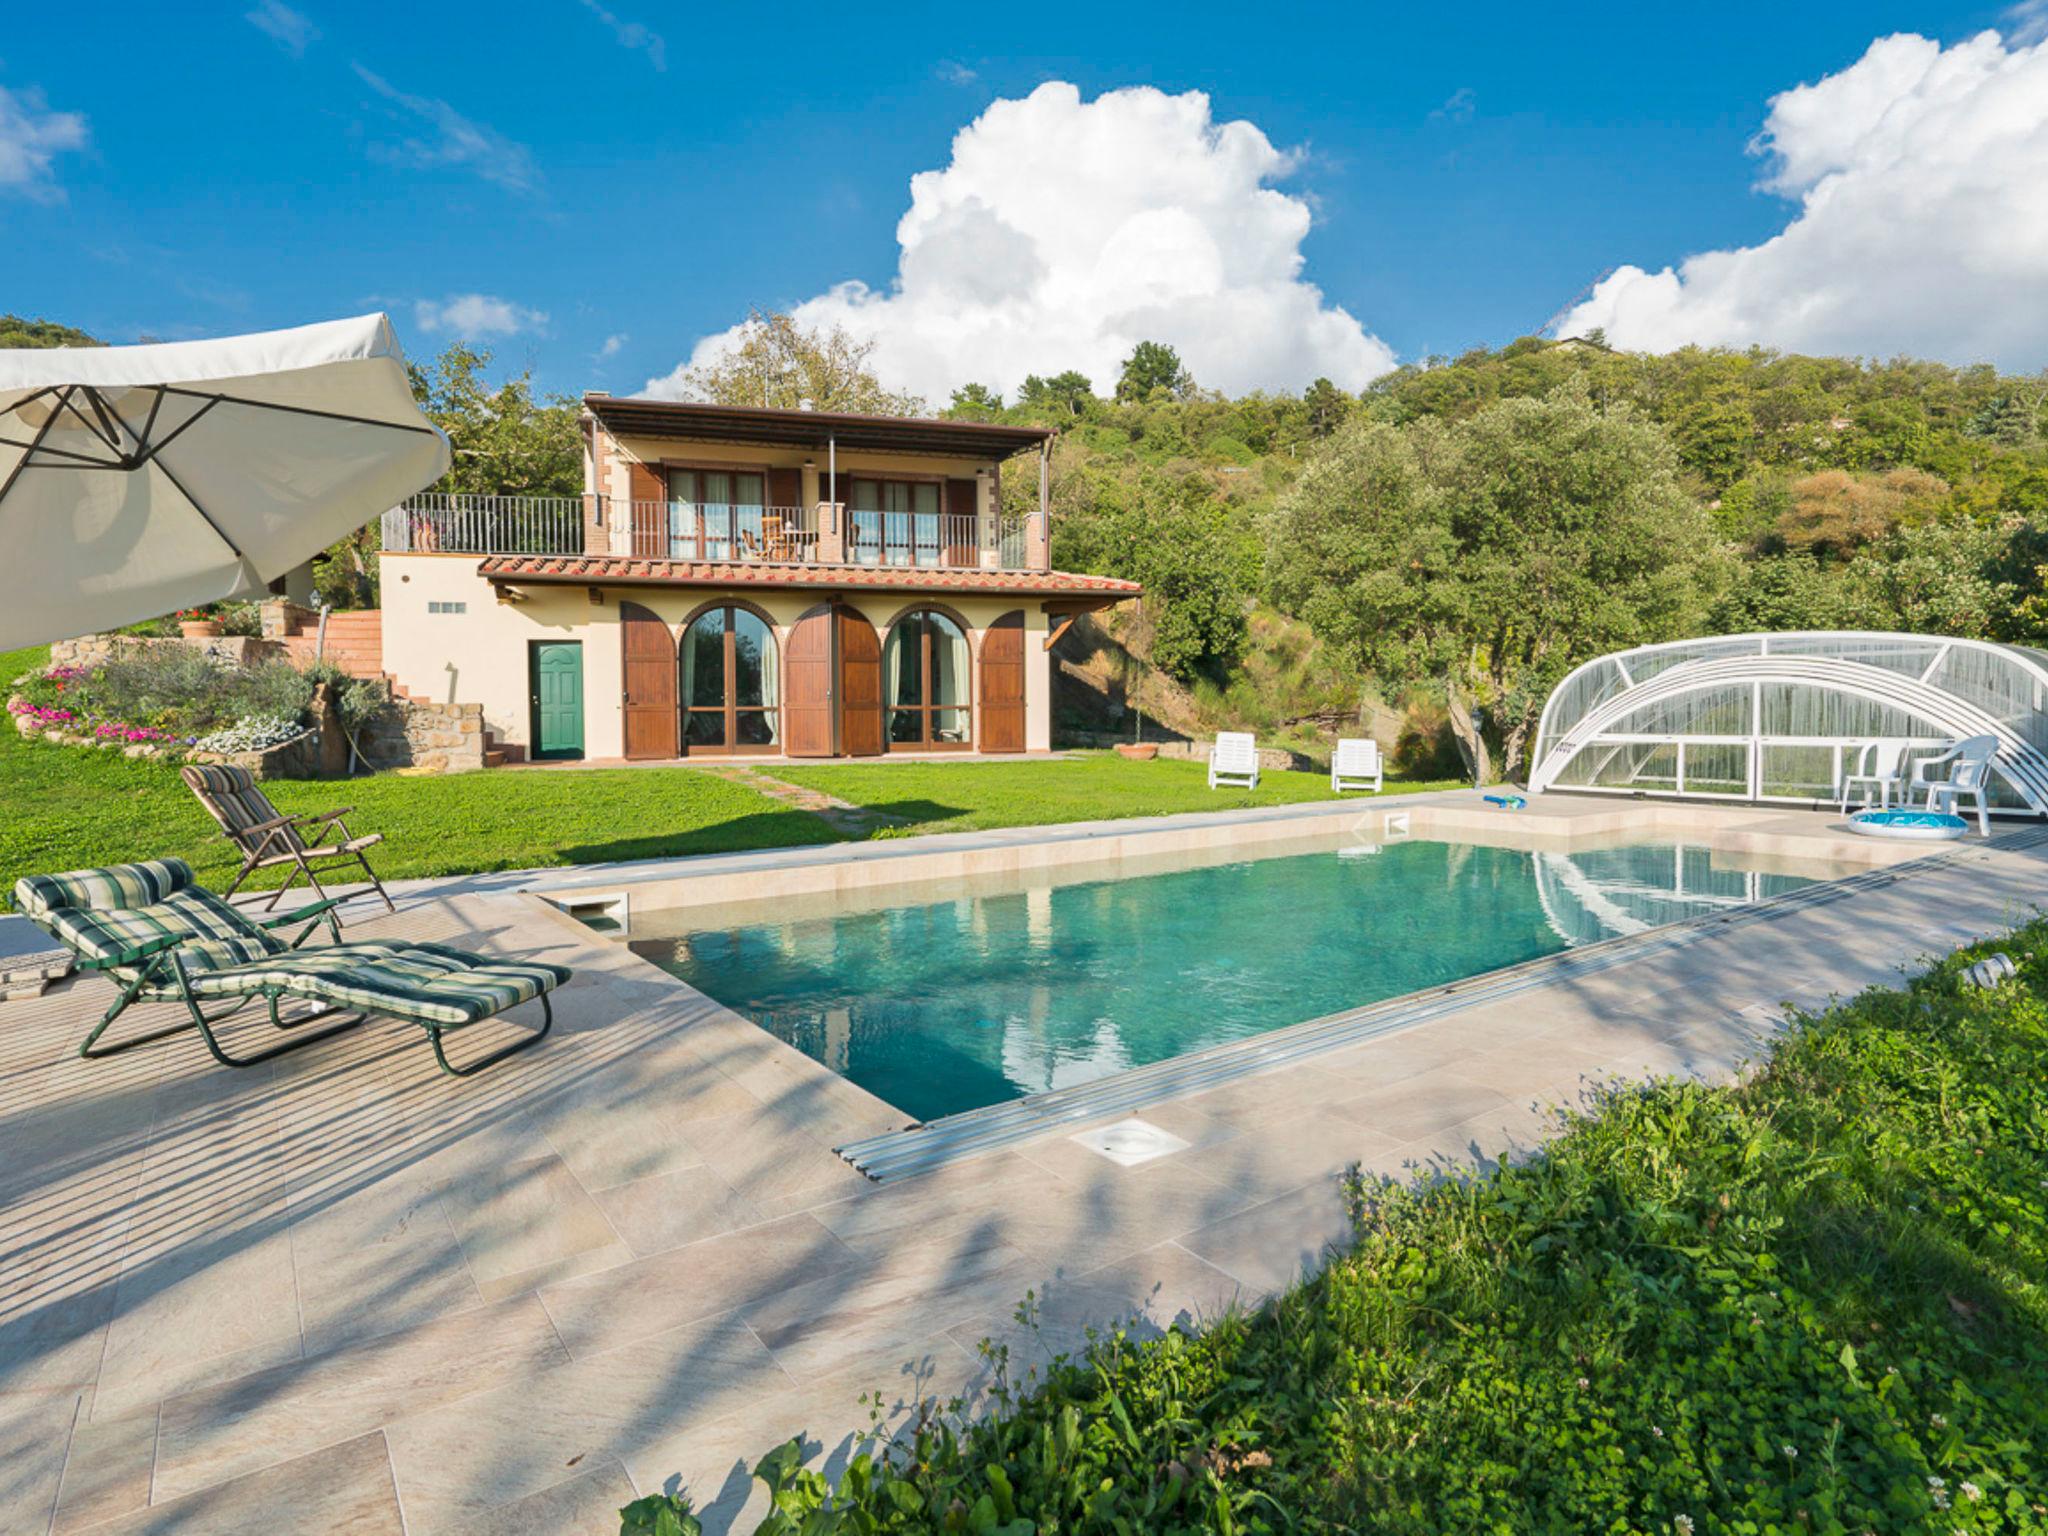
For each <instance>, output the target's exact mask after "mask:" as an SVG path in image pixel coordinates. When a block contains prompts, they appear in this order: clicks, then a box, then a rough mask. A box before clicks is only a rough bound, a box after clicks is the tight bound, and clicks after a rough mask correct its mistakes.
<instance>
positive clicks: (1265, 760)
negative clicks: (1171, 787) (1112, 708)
mask: <svg viewBox="0 0 2048 1536" xmlns="http://www.w3.org/2000/svg"><path fill="white" fill-rule="evenodd" d="M1130 740H1131V738H1130V737H1129V736H1127V735H1124V734H1123V733H1122V732H1119V733H1117V734H1116V735H1114V736H1112V735H1110V734H1109V733H1107V732H1105V731H1061V732H1060V733H1059V740H1058V741H1056V742H1054V743H1053V745H1054V746H1055V747H1100V748H1103V749H1105V750H1106V749H1108V748H1110V747H1114V746H1118V745H1126V746H1127V745H1129V743H1130ZM1145 745H1146V746H1148V747H1157V748H1158V749H1159V756H1161V757H1170V758H1173V759H1175V760H1177V761H1179V762H1184V763H1206V762H1208V761H1209V743H1208V742H1206V741H1147V742H1146V743H1145ZM1259 766H1260V767H1261V768H1270V769H1272V770H1273V771H1274V772H1275V773H1279V772H1281V771H1282V770H1284V769H1290V768H1293V769H1301V770H1304V771H1319V770H1321V769H1325V768H1327V767H1329V763H1328V762H1327V761H1325V762H1320V763H1319V762H1317V761H1316V760H1315V759H1314V758H1312V757H1310V756H1308V755H1307V754H1306V753H1303V752H1293V751H1290V750H1288V749H1287V748H1286V747H1261V748H1259Z"/></svg>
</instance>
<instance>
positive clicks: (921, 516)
mask: <svg viewBox="0 0 2048 1536" xmlns="http://www.w3.org/2000/svg"><path fill="white" fill-rule="evenodd" d="M939 490H940V487H939V486H938V484H937V483H936V482H934V481H931V480H855V481H854V482H853V487H852V496H851V499H850V500H849V501H848V502H847V523H848V528H847V534H848V550H847V555H848V558H849V559H851V560H852V561H853V563H854V564H856V565H927V566H930V565H938V564H940V563H941V550H940V547H939V545H940V539H939Z"/></svg>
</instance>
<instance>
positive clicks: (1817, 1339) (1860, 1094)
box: [626, 921, 2048, 1536]
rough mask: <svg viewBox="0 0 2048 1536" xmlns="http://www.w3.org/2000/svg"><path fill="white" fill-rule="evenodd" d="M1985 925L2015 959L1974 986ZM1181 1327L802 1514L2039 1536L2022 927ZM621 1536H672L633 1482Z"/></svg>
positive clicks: (2047, 1183) (773, 1467)
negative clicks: (2010, 976)
mask: <svg viewBox="0 0 2048 1536" xmlns="http://www.w3.org/2000/svg"><path fill="white" fill-rule="evenodd" d="M1993 947H1999V948H2003V949H2005V950H2007V951H2008V952H2009V953H2010V954H2012V955H2013V956H2014V958H2015V959H2016V960H2017V961H2018V966H2019V974H2018V977H2017V979H2016V980H2013V981H2010V982H2007V983H2005V984H2004V985H2003V986H2001V987H2000V988H1998V989H1997V990H1995V991H1976V990H1972V989H1969V988H1967V987H1965V986H1964V985H1963V983H1962V980H1961V973H1962V971H1963V969H1964V967H1965V966H1966V965H1967V964H1968V963H1969V962H1970V961H1971V960H1973V959H1975V958H1978V957H1980V956H1981V955H1982V954H1984V953H1986V952H1988V951H1989V950H1990V949H1991V948H1993ZM1355 1195H1356V1206H1357V1213H1358V1242H1357V1246H1356V1248H1355V1249H1354V1251H1353V1252H1352V1253H1351V1254H1349V1255H1348V1256H1346V1257H1345V1258H1343V1259H1340V1260H1338V1261H1337V1262H1335V1263H1334V1264H1333V1265H1332V1266H1331V1267H1330V1268H1329V1269H1328V1270H1327V1271H1326V1272H1325V1273H1324V1274H1323V1275H1321V1276H1319V1277H1317V1278H1316V1279H1314V1280H1312V1281H1310V1282H1308V1283H1307V1284H1305V1285H1303V1286H1302V1287H1300V1288H1298V1289H1296V1290H1295V1291H1293V1292H1291V1293H1290V1294H1288V1295H1287V1296H1285V1297H1284V1298H1282V1299H1281V1300H1279V1301H1278V1302H1276V1303H1275V1304H1274V1305H1272V1306H1271V1307H1269V1308H1267V1309H1266V1310H1264V1311H1262V1312H1260V1313H1258V1314H1256V1315H1253V1316H1248V1317H1238V1318H1232V1319H1227V1320H1224V1321H1222V1322H1220V1323H1219V1324H1218V1325H1216V1326H1215V1327H1214V1328H1212V1329H1211V1330H1210V1331H1208V1332H1207V1333H1205V1334H1202V1335H1200V1336H1195V1337H1191V1336H1187V1335H1183V1334H1181V1333H1179V1332H1177V1331H1176V1332H1170V1333H1168V1334H1167V1335H1166V1336H1165V1337H1163V1338H1158V1339H1154V1340H1151V1341H1147V1342H1138V1341H1136V1340H1134V1339H1131V1338H1128V1337H1125V1336H1124V1335H1123V1334H1121V1333H1119V1334H1116V1335H1114V1336H1111V1337H1108V1338H1105V1339H1102V1340H1099V1341H1097V1344H1096V1346H1095V1348H1094V1350H1093V1351H1092V1353H1091V1354H1090V1355H1089V1356H1088V1357H1087V1358H1085V1359H1081V1360H1075V1361H1070V1362H1065V1363H1061V1364H1059V1365H1056V1366H1055V1367H1054V1369H1053V1370H1052V1371H1051V1372H1050V1373H1049V1375H1048V1377H1047V1379H1046V1380H1045V1381H1044V1382H1043V1383H1039V1384H1035V1385H1034V1386H1032V1387H1031V1388H1030V1389H1028V1390H1025V1391H1022V1392H1020V1393H1014V1394H1010V1395H1009V1396H1008V1399H1007V1401H1006V1402H1004V1403H1003V1405H1002V1406H1001V1407H1000V1411H998V1412H996V1413H995V1414H994V1415H993V1416H992V1417H989V1418H986V1419H983V1420H980V1421H978V1422H973V1423H963V1422H962V1421H961V1420H960V1419H959V1418H957V1417H955V1416H952V1415H950V1414H941V1415H936V1416H934V1417H932V1418H931V1419H930V1420H929V1421H928V1422H926V1423H925V1424H924V1425H923V1427H922V1428H921V1429H919V1430H918V1431H917V1432H916V1433H915V1434H914V1435H913V1436H911V1437H907V1438H906V1440H904V1441H902V1442H899V1443H898V1445H897V1446H896V1447H895V1448H894V1449H893V1450H890V1451H887V1452H876V1451H871V1452H870V1453H868V1454H864V1455H862V1456H860V1457H857V1458H856V1459H855V1460H854V1462H853V1463H852V1465H851V1467H850V1468H849V1470H848V1471H847V1473H846V1475H845V1476H844V1478H843V1479H842V1480H841V1481H840V1482H839V1483H838V1484H837V1486H836V1487H832V1486H828V1485H827V1484H826V1483H825V1481H824V1480H823V1479H822V1478H821V1477H819V1476H818V1475H817V1474H815V1473H812V1472H808V1471H805V1470H803V1469H802V1467H801V1463H800V1456H799V1453H798V1452H797V1451H796V1450H795V1449H793V1448H792V1447H790V1446H785V1447H782V1448H780V1449H778V1450H777V1451H775V1452H774V1453H773V1454H771V1455H769V1456H768V1457H766V1458H765V1459H764V1461H763V1462H762V1465H761V1468H760V1470H759V1471H758V1472H757V1474H756V1475H757V1476H759V1477H761V1478H762V1479H763V1480H764V1481H766V1482H767V1483H768V1485H769V1487H770V1488H771V1490H772V1491H773V1494H774V1503H775V1510H774V1512H773V1513H772V1514H771V1515H770V1516H769V1518H768V1519H767V1521H766V1522H765V1523H764V1524H763V1525H762V1526H761V1527H760V1531H761V1532H762V1533H764V1536H793V1533H797V1532H826V1531H844V1532H890V1531H903V1532H910V1531H971V1532H997V1533H1003V1536H1027V1533H1033V1532H1036V1533H1040V1536H1047V1533H1052V1532H1105V1533H1108V1532H1116V1533H1127V1532H1148V1533H1172V1532H1198V1531H1199V1532H1211V1531H1213V1532H1262V1531H1283V1530H1289V1531H1291V1530H1309V1531H1367V1532H1389V1533H1403V1536H1408V1533H1412V1536H1439V1533H1444V1532H1454V1531H1455V1532H1466V1531H1472V1532H1478V1531H1485V1532H1558V1533H1564V1532H1572V1533H1577V1532H1586V1531H1602V1532H1658V1533H1674V1536H1704V1533H1707V1532H1741V1533H1753V1536H1762V1533H1819V1532H1835V1533H1845V1536H1850V1533H1860V1532H1882V1533H1887V1536H1890V1533H1896V1532H1930V1533H1943V1536H1946V1533H1949V1532H1959V1531H1968V1532H1980V1531H2001V1532H2040V1531H2048V1392H2044V1391H2043V1390H2042V1383H2043V1381H2048V1291H2044V1279H2048V921H2042V922H2036V923H2034V924H2032V925H2031V926H2029V927H2027V928H2024V929H2022V930H2020V931H2019V932H2017V933H2016V934H2014V935H2012V936H2011V937H2010V938H2008V939H2006V940H2002V941H2000V943H1999V944H1998V945H1997V946H1992V945H1982V946H1978V947H1977V948H1975V949H1972V950H1969V951H1965V952H1962V953H1960V954H1958V955H1956V956H1954V957H1952V958H1951V959H1949V960H1948V961H1946V962H1944V963H1943V964H1941V965H1940V966H1938V967H1937V968H1935V969H1934V970H1933V971H1931V972H1930V973H1928V974H1927V975H1925V976H1923V977H1921V978H1919V979H1917V980H1915V981H1914V982H1912V983H1910V984H1909V985H1908V986H1906V987H1905V988H1904V989H1903V990H1898V991H1889V990H1873V991H1870V992H1868V993H1865V994H1864V995H1863V996H1861V997H1858V998H1856V999H1854V1000H1853V1001H1850V1002H1847V1003H1844V1004H1842V1005H1840V1006H1838V1007H1836V1008H1834V1009H1831V1010H1830V1011H1829V1012H1827V1013H1825V1014H1823V1015H1821V1016H1818V1017H1815V1018H1811V1019H1808V1020H1805V1021H1803V1024H1802V1027H1800V1028H1798V1029H1797V1030H1795V1031H1794V1032H1793V1033H1792V1034H1791V1035H1789V1036H1788V1037H1787V1038H1786V1039H1785V1040H1784V1041H1782V1042H1781V1043H1780V1045H1779V1047H1778V1049H1777V1050H1776V1051H1775V1052H1774V1054H1773V1055H1772V1056H1771V1058H1770V1059H1769V1061H1768V1062H1767V1063H1766V1064H1765V1065H1764V1067H1763V1068H1762V1070H1761V1071H1760V1072H1758V1073H1757V1074H1756V1075H1754V1076H1753V1077H1752V1078H1751V1079H1750V1080H1749V1081H1747V1082H1744V1083H1741V1084H1737V1085H1733V1086H1730V1087H1725V1088H1719V1089H1709V1088H1703V1087H1700V1086H1698V1085H1696V1084H1679V1083H1673V1082H1666V1083H1662V1084H1658V1085H1654V1086H1652V1087H1649V1088H1647V1089H1641V1090H1631V1091H1628V1092H1626V1093H1623V1094H1620V1095H1618V1096H1616V1097H1615V1098H1613V1099H1611V1100H1610V1101H1609V1102H1608V1103H1606V1104H1605V1105H1604V1106H1602V1107H1601V1109H1600V1110H1599V1111H1598V1112H1597V1113H1596V1114H1594V1115H1592V1116H1590V1117H1578V1118H1574V1119H1572V1120H1571V1121H1570V1123H1569V1125H1568V1127H1567V1128H1566V1130H1565V1132H1564V1134H1563V1135H1562V1136H1561V1138H1560V1139H1559V1140H1558V1141H1557V1142H1556V1143H1554V1145H1553V1146H1552V1147H1551V1149H1550V1150H1549V1152H1548V1153H1547V1154H1546V1155H1545V1156H1543V1157H1541V1158H1539V1159H1537V1160H1536V1161H1534V1162H1531V1163H1529V1164H1527V1165H1524V1166H1520V1167H1514V1168H1508V1169H1505V1170H1503V1171H1501V1172H1499V1173H1497V1174H1494V1175H1492V1176H1490V1177H1487V1178H1483V1179H1478V1180H1474V1181H1471V1182H1442V1183H1437V1184H1434V1185H1432V1186H1429V1187H1410V1186H1401V1187H1393V1186H1388V1187H1378V1186H1373V1187H1360V1188H1357V1189H1356V1190H1355ZM626 1514H627V1516H628V1518H627V1521H626V1529H627V1530H629V1531H652V1530H657V1529H682V1530H687V1529H688V1526H687V1524H686V1523H685V1522H686V1521H687V1520H688V1514H687V1509H686V1508H683V1507H679V1504H678V1503H677V1502H676V1501H670V1500H663V1499H660V1498H657V1499H654V1500H644V1501H642V1502H641V1503H640V1504H639V1505H636V1506H634V1507H632V1508H630V1509H629V1510H628V1511H627V1512H626Z"/></svg>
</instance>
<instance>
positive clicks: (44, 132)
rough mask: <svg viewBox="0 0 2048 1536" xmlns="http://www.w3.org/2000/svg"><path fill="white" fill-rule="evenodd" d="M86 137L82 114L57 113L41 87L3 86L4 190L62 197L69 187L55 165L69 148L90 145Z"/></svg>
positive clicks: (39, 198) (0, 160) (0, 143)
mask: <svg viewBox="0 0 2048 1536" xmlns="http://www.w3.org/2000/svg"><path fill="white" fill-rule="evenodd" d="M85 139H86V132H85V114H84V113H83V112H52V111H51V110H50V107H49V103H48V102H46V101H44V100H43V93H42V92H41V91H38V90H35V89H33V88H26V87H25V88H24V89H22V90H19V91H10V90H8V89H7V87H6V86H4V85H0V192H18V193H20V194H21V195H22V196H24V197H27V198H31V199H33V200H34V201H36V202H39V203H48V202H57V201H59V200H60V199H61V198H62V197H63V196H64V191H63V189H62V188H61V187H59V186H58V185H57V182H56V177H55V176H54V175H53V174H52V171H51V164H52V162H53V161H55V160H56V158H57V156H58V155H60V154H62V153H63V152H64V151H66V150H69V149H83V148H85Z"/></svg>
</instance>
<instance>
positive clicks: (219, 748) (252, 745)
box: [193, 715, 306, 752]
mask: <svg viewBox="0 0 2048 1536" xmlns="http://www.w3.org/2000/svg"><path fill="white" fill-rule="evenodd" d="M305 729H306V727H305V726H303V725H301V724H300V723H299V720H298V717H297V716H296V715H292V716H285V715H256V716H253V717H252V718H250V719H247V720H243V721H240V722H239V723H237V724H235V725H231V726H228V727H227V728H226V729H224V730H218V731H214V732H212V733H211V734H209V735H205V736H202V737H200V738H199V739H198V740H197V741H196V742H194V743H193V745H194V746H195V747H197V748H198V749H199V750H200V751H201V752H261V751H264V750H265V749H267V748H270V747H278V746H282V745H284V743H286V742H288V741H290V740H291V739H292V738H293V737H294V736H298V735H302V734H303V733H304V732H305Z"/></svg>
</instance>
